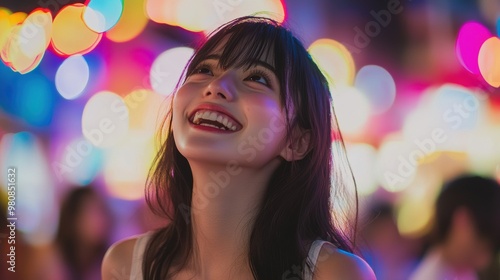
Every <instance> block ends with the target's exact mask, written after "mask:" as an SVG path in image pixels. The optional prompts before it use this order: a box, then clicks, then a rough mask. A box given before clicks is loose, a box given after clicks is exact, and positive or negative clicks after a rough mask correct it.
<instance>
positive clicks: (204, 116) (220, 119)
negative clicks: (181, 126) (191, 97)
mask: <svg viewBox="0 0 500 280" xmlns="http://www.w3.org/2000/svg"><path fill="white" fill-rule="evenodd" d="M202 120H209V121H213V122H217V123H219V124H221V125H222V126H223V127H225V128H226V129H228V130H232V131H235V130H236V124H234V123H233V121H231V119H230V118H229V117H227V116H226V115H224V114H222V113H219V112H215V111H210V110H200V111H198V112H196V113H195V115H194V118H193V123H194V124H200V123H201V121H202Z"/></svg>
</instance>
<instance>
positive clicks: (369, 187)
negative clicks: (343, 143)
mask: <svg viewBox="0 0 500 280" xmlns="http://www.w3.org/2000/svg"><path fill="white" fill-rule="evenodd" d="M346 149H347V156H348V159H349V163H350V164H351V168H352V172H353V174H354V178H356V186H357V190H358V194H359V195H361V196H367V195H370V194H372V193H373V192H374V191H375V190H376V189H377V186H378V181H377V178H376V173H375V169H374V168H373V166H374V165H375V161H376V158H377V151H376V150H375V148H374V147H373V146H370V145H368V144H363V143H360V144H352V145H348V146H347V147H346Z"/></svg>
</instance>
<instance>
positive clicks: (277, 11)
mask: <svg viewBox="0 0 500 280" xmlns="http://www.w3.org/2000/svg"><path fill="white" fill-rule="evenodd" d="M146 5H147V6H146V10H147V14H148V16H149V17H150V19H151V20H153V21H155V22H158V23H166V24H169V25H174V26H180V27H182V28H184V29H186V30H189V31H193V32H200V31H204V32H206V33H209V32H211V31H212V30H214V29H215V28H216V27H218V26H220V25H222V24H224V23H226V22H228V21H230V20H232V19H235V18H238V17H241V16H248V15H258V16H263V17H268V18H272V19H274V20H276V21H277V22H282V21H283V20H284V19H285V10H284V7H283V4H282V2H281V1H278V0H256V1H243V0H238V1H197V0H182V1H180V0H172V1H162V0H150V1H147V4H146ZM193 7H196V9H193Z"/></svg>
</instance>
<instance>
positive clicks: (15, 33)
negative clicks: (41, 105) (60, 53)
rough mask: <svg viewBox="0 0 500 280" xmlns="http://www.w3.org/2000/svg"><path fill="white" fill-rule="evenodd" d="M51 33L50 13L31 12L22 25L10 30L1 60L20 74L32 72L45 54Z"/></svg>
mask: <svg viewBox="0 0 500 280" xmlns="http://www.w3.org/2000/svg"><path fill="white" fill-rule="evenodd" d="M51 32H52V15H51V13H50V12H49V11H46V10H41V9H39V10H35V11H33V12H32V13H31V14H30V15H29V16H28V17H26V19H25V20H24V22H22V24H18V25H16V26H14V27H12V28H10V33H9V35H8V37H7V39H6V41H5V43H4V47H3V49H2V52H1V57H2V60H3V61H4V63H5V64H7V65H8V66H10V67H11V68H12V70H14V71H17V72H20V73H21V74H25V73H28V72H30V71H32V70H33V69H35V68H36V67H37V66H38V64H39V63H40V61H41V60H42V58H43V55H44V54H45V50H46V49H47V46H48V45H49V42H50V35H51Z"/></svg>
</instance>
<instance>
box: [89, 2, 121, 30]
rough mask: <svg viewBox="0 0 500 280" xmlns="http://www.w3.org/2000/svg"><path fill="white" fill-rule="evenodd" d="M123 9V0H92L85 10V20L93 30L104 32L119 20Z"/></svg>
mask: <svg viewBox="0 0 500 280" xmlns="http://www.w3.org/2000/svg"><path fill="white" fill-rule="evenodd" d="M122 11H123V0H90V2H88V3H87V7H86V8H85V11H84V12H83V20H84V22H85V24H87V26H88V27H89V28H90V29H91V30H93V31H95V32H98V33H102V32H105V31H107V30H109V29H110V28H111V27H113V26H114V25H115V24H116V23H117V22H118V20H119V19H120V17H121V15H122Z"/></svg>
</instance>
